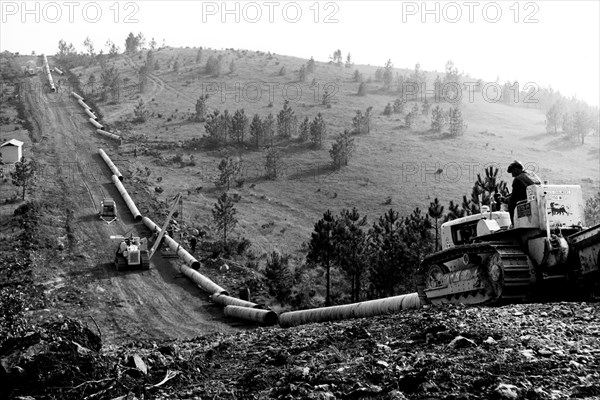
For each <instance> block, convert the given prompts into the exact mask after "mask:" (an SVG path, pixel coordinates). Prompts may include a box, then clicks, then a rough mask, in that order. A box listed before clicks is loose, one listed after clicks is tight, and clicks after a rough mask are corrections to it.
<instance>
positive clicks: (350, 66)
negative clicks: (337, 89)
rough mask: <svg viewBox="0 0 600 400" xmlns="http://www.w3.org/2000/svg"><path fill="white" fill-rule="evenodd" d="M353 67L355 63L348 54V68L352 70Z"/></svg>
mask: <svg viewBox="0 0 600 400" xmlns="http://www.w3.org/2000/svg"><path fill="white" fill-rule="evenodd" d="M353 65H354V63H353V62H352V56H351V55H350V53H348V55H347V56H346V68H352V66H353Z"/></svg>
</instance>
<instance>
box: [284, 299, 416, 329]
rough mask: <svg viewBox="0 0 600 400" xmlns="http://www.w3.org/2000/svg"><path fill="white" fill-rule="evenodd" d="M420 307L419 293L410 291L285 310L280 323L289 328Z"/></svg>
mask: <svg viewBox="0 0 600 400" xmlns="http://www.w3.org/2000/svg"><path fill="white" fill-rule="evenodd" d="M420 307H421V301H420V300H419V295H418V294H417V293H410V294H403V295H400V296H394V297H387V298H385V299H377V300H369V301H363V302H361V303H353V304H344V305H341V306H333V307H321V308H314V309H311V310H301V311H290V312H284V313H282V314H281V315H280V316H279V325H280V326H281V327H282V328H288V327H290V326H297V325H302V324H308V323H312V322H325V321H338V320H342V319H350V318H362V317H373V316H376V315H384V314H390V313H395V312H398V311H400V310H416V309H418V308H420Z"/></svg>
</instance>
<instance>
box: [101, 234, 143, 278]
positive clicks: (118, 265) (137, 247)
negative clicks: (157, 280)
mask: <svg viewBox="0 0 600 400" xmlns="http://www.w3.org/2000/svg"><path fill="white" fill-rule="evenodd" d="M110 238H111V239H118V240H121V242H120V243H119V247H117V251H116V254H115V269H116V270H117V271H121V270H124V269H132V268H139V269H150V255H149V254H150V253H149V252H148V241H147V239H146V238H142V239H140V238H139V237H137V236H133V234H130V235H129V236H128V237H125V236H111V237H110Z"/></svg>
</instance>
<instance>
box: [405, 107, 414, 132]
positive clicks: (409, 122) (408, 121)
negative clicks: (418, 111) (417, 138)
mask: <svg viewBox="0 0 600 400" xmlns="http://www.w3.org/2000/svg"><path fill="white" fill-rule="evenodd" d="M415 118H416V115H415V113H414V111H411V112H409V113H408V114H406V115H405V116H404V125H406V127H407V128H408V129H411V128H412V127H413V124H414V122H415Z"/></svg>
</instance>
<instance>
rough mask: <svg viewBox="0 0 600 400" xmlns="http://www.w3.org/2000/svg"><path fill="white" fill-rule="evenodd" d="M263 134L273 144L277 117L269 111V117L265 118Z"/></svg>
mask: <svg viewBox="0 0 600 400" xmlns="http://www.w3.org/2000/svg"><path fill="white" fill-rule="evenodd" d="M263 135H264V138H265V141H267V142H269V144H270V145H271V146H273V138H274V136H275V118H273V114H271V113H269V115H267V117H266V118H265V119H264V120H263Z"/></svg>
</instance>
